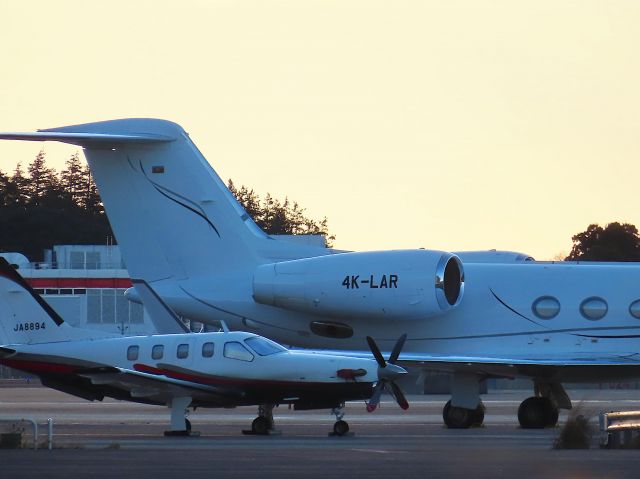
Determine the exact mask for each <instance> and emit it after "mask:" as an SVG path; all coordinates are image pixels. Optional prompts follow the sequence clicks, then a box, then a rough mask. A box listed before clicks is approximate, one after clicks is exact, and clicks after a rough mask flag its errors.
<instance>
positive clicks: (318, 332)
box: [0, 119, 640, 428]
mask: <svg viewBox="0 0 640 479" xmlns="http://www.w3.org/2000/svg"><path fill="white" fill-rule="evenodd" d="M2 138H3V139H17V140H34V141H47V140H51V141H61V142H65V143H71V144H75V145H79V146H82V147H83V148H84V154H85V156H86V158H87V161H88V163H89V166H90V168H91V171H92V173H93V176H94V179H95V181H96V183H97V185H98V188H99V190H100V194H101V197H102V200H103V202H104V206H105V210H106V212H107V215H108V217H109V221H110V222H111V225H112V227H113V230H114V232H115V235H116V237H117V240H118V243H119V245H120V248H121V251H122V254H123V256H124V259H125V261H126V264H127V268H128V270H129V273H130V274H131V276H132V278H134V279H136V280H144V281H146V282H147V283H148V284H149V285H151V286H152V287H153V289H154V290H155V291H156V292H157V293H158V294H159V295H160V296H161V297H162V298H163V299H164V300H165V301H166V302H167V303H168V305H169V306H170V307H171V308H173V309H174V310H175V311H176V312H177V313H178V314H180V315H182V316H185V317H188V318H190V319H194V320H197V321H202V322H217V321H224V322H226V323H227V324H228V325H229V326H230V327H231V328H232V329H244V330H250V331H253V332H257V333H259V334H261V335H264V336H267V337H269V338H271V339H274V340H277V341H280V342H282V343H284V344H288V345H295V346H300V347H311V348H327V349H331V350H342V351H349V353H346V352H343V353H341V354H352V355H354V356H358V355H364V354H368V352H362V351H360V352H359V350H361V348H362V345H363V344H364V340H365V337H367V336H371V337H373V338H374V339H375V341H376V342H377V343H378V344H381V345H383V349H386V350H390V349H392V347H393V344H394V341H395V338H397V337H398V336H399V334H400V333H406V334H407V341H406V346H405V348H404V350H403V353H402V355H401V356H400V358H399V360H398V362H399V364H408V365H412V366H416V367H418V368H420V369H422V370H424V371H428V370H440V371H447V372H451V373H452V395H451V400H450V401H448V402H447V403H446V405H445V407H444V409H443V418H444V421H445V423H446V424H447V425H448V426H449V427H454V428H465V427H469V426H471V425H472V424H474V423H481V422H482V419H483V417H484V409H483V406H482V403H481V400H480V394H479V384H480V382H481V381H482V380H484V379H487V378H495V377H500V378H516V377H524V378H530V379H531V380H532V384H533V389H534V395H533V396H532V397H530V398H528V399H526V400H525V401H524V402H523V403H522V404H521V405H520V408H519V411H518V419H519V421H520V424H521V425H522V426H523V427H545V426H548V425H554V424H556V422H557V420H558V409H559V408H567V409H568V408H571V400H570V398H569V396H568V395H567V393H566V391H565V389H564V387H563V383H566V382H596V381H611V380H624V379H627V378H638V377H640V367H639V366H640V356H639V355H638V353H639V352H640V288H639V287H638V284H640V266H639V265H638V264H574V263H564V262H563V263H545V262H535V261H532V260H531V258H529V257H528V256H527V255H523V254H519V253H511V252H500V251H488V252H481V251H476V252H463V253H458V254H454V253H452V252H447V251H434V250H424V249H415V250H392V251H368V252H345V251H336V250H332V249H328V248H320V247H314V246H307V245H301V244H295V243H290V242H286V241H283V240H278V239H275V238H274V237H271V236H269V235H267V234H265V233H264V232H263V231H262V230H260V228H259V227H257V225H256V224H255V223H254V222H253V220H252V219H251V218H250V217H249V216H248V215H247V213H246V212H245V211H244V209H243V208H242V207H241V206H240V205H239V204H238V202H237V201H236V200H235V198H234V197H233V195H232V194H231V193H230V192H229V191H228V189H227V188H226V187H225V185H224V183H223V182H222V181H221V179H220V178H219V177H218V175H217V174H216V173H215V171H214V170H213V169H212V168H211V166H210V165H209V163H207V161H206V160H205V158H204V157H203V156H202V154H201V153H200V152H199V151H198V149H197V148H196V146H195V145H194V143H193V142H192V141H191V139H190V138H189V136H188V135H187V133H186V132H185V131H184V130H183V129H182V128H181V127H180V126H178V125H176V124H175V123H171V122H168V121H163V120H154V119H125V120H113V121H106V122H99V123H90V124H84V125H75V126H67V127H62V128H54V129H49V130H40V131H38V132H35V133H3V134H0V139H2ZM292 180H294V179H292ZM129 297H130V299H132V300H139V293H137V292H136V291H134V290H132V291H130V294H129Z"/></svg>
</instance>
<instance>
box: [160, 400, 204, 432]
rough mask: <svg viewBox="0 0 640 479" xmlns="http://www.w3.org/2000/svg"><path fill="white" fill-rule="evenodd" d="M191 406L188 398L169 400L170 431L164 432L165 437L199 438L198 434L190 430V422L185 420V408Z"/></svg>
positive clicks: (186, 414) (186, 412) (186, 413)
mask: <svg viewBox="0 0 640 479" xmlns="http://www.w3.org/2000/svg"><path fill="white" fill-rule="evenodd" d="M190 404H191V398H190V397H178V398H173V399H172V400H171V404H169V407H170V408H171V429H169V430H168V431H165V432H164V435H165V436H199V435H200V433H199V432H197V431H192V430H191V421H189V419H188V418H187V416H188V411H187V408H188V407H189V405H190Z"/></svg>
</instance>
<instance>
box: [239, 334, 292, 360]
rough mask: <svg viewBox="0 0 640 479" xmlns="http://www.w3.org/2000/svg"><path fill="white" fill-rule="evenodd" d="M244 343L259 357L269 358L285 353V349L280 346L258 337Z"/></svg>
mask: <svg viewBox="0 0 640 479" xmlns="http://www.w3.org/2000/svg"><path fill="white" fill-rule="evenodd" d="M244 342H245V343H246V344H247V346H249V347H250V348H251V349H253V350H254V351H255V352H256V353H258V354H259V355H260V356H269V355H271V354H277V353H284V352H285V351H286V348H284V347H283V346H280V345H279V344H278V343H275V342H273V341H271V340H270V339H267V338H261V337H258V336H254V337H253V338H248V339H245V340H244Z"/></svg>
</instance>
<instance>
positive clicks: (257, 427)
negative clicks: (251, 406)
mask: <svg viewBox="0 0 640 479" xmlns="http://www.w3.org/2000/svg"><path fill="white" fill-rule="evenodd" d="M270 428H271V424H270V422H269V420H268V419H267V418H266V417H262V416H258V417H257V418H255V419H254V420H253V422H252V423H251V430H252V431H253V433H254V434H259V435H262V436H264V435H266V434H268V433H269V429H270Z"/></svg>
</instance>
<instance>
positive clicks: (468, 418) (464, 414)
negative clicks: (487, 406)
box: [442, 400, 484, 429]
mask: <svg viewBox="0 0 640 479" xmlns="http://www.w3.org/2000/svg"><path fill="white" fill-rule="evenodd" d="M477 410H478V409H477V408H476V409H466V408H463V407H455V406H452V405H451V400H449V401H447V404H445V406H444V409H443V410H442V419H444V423H445V424H446V425H447V427H448V428H449V429H468V428H470V427H471V426H472V425H473V424H474V422H475V419H476V413H477ZM482 416H483V417H482V419H484V411H483V413H482Z"/></svg>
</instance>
